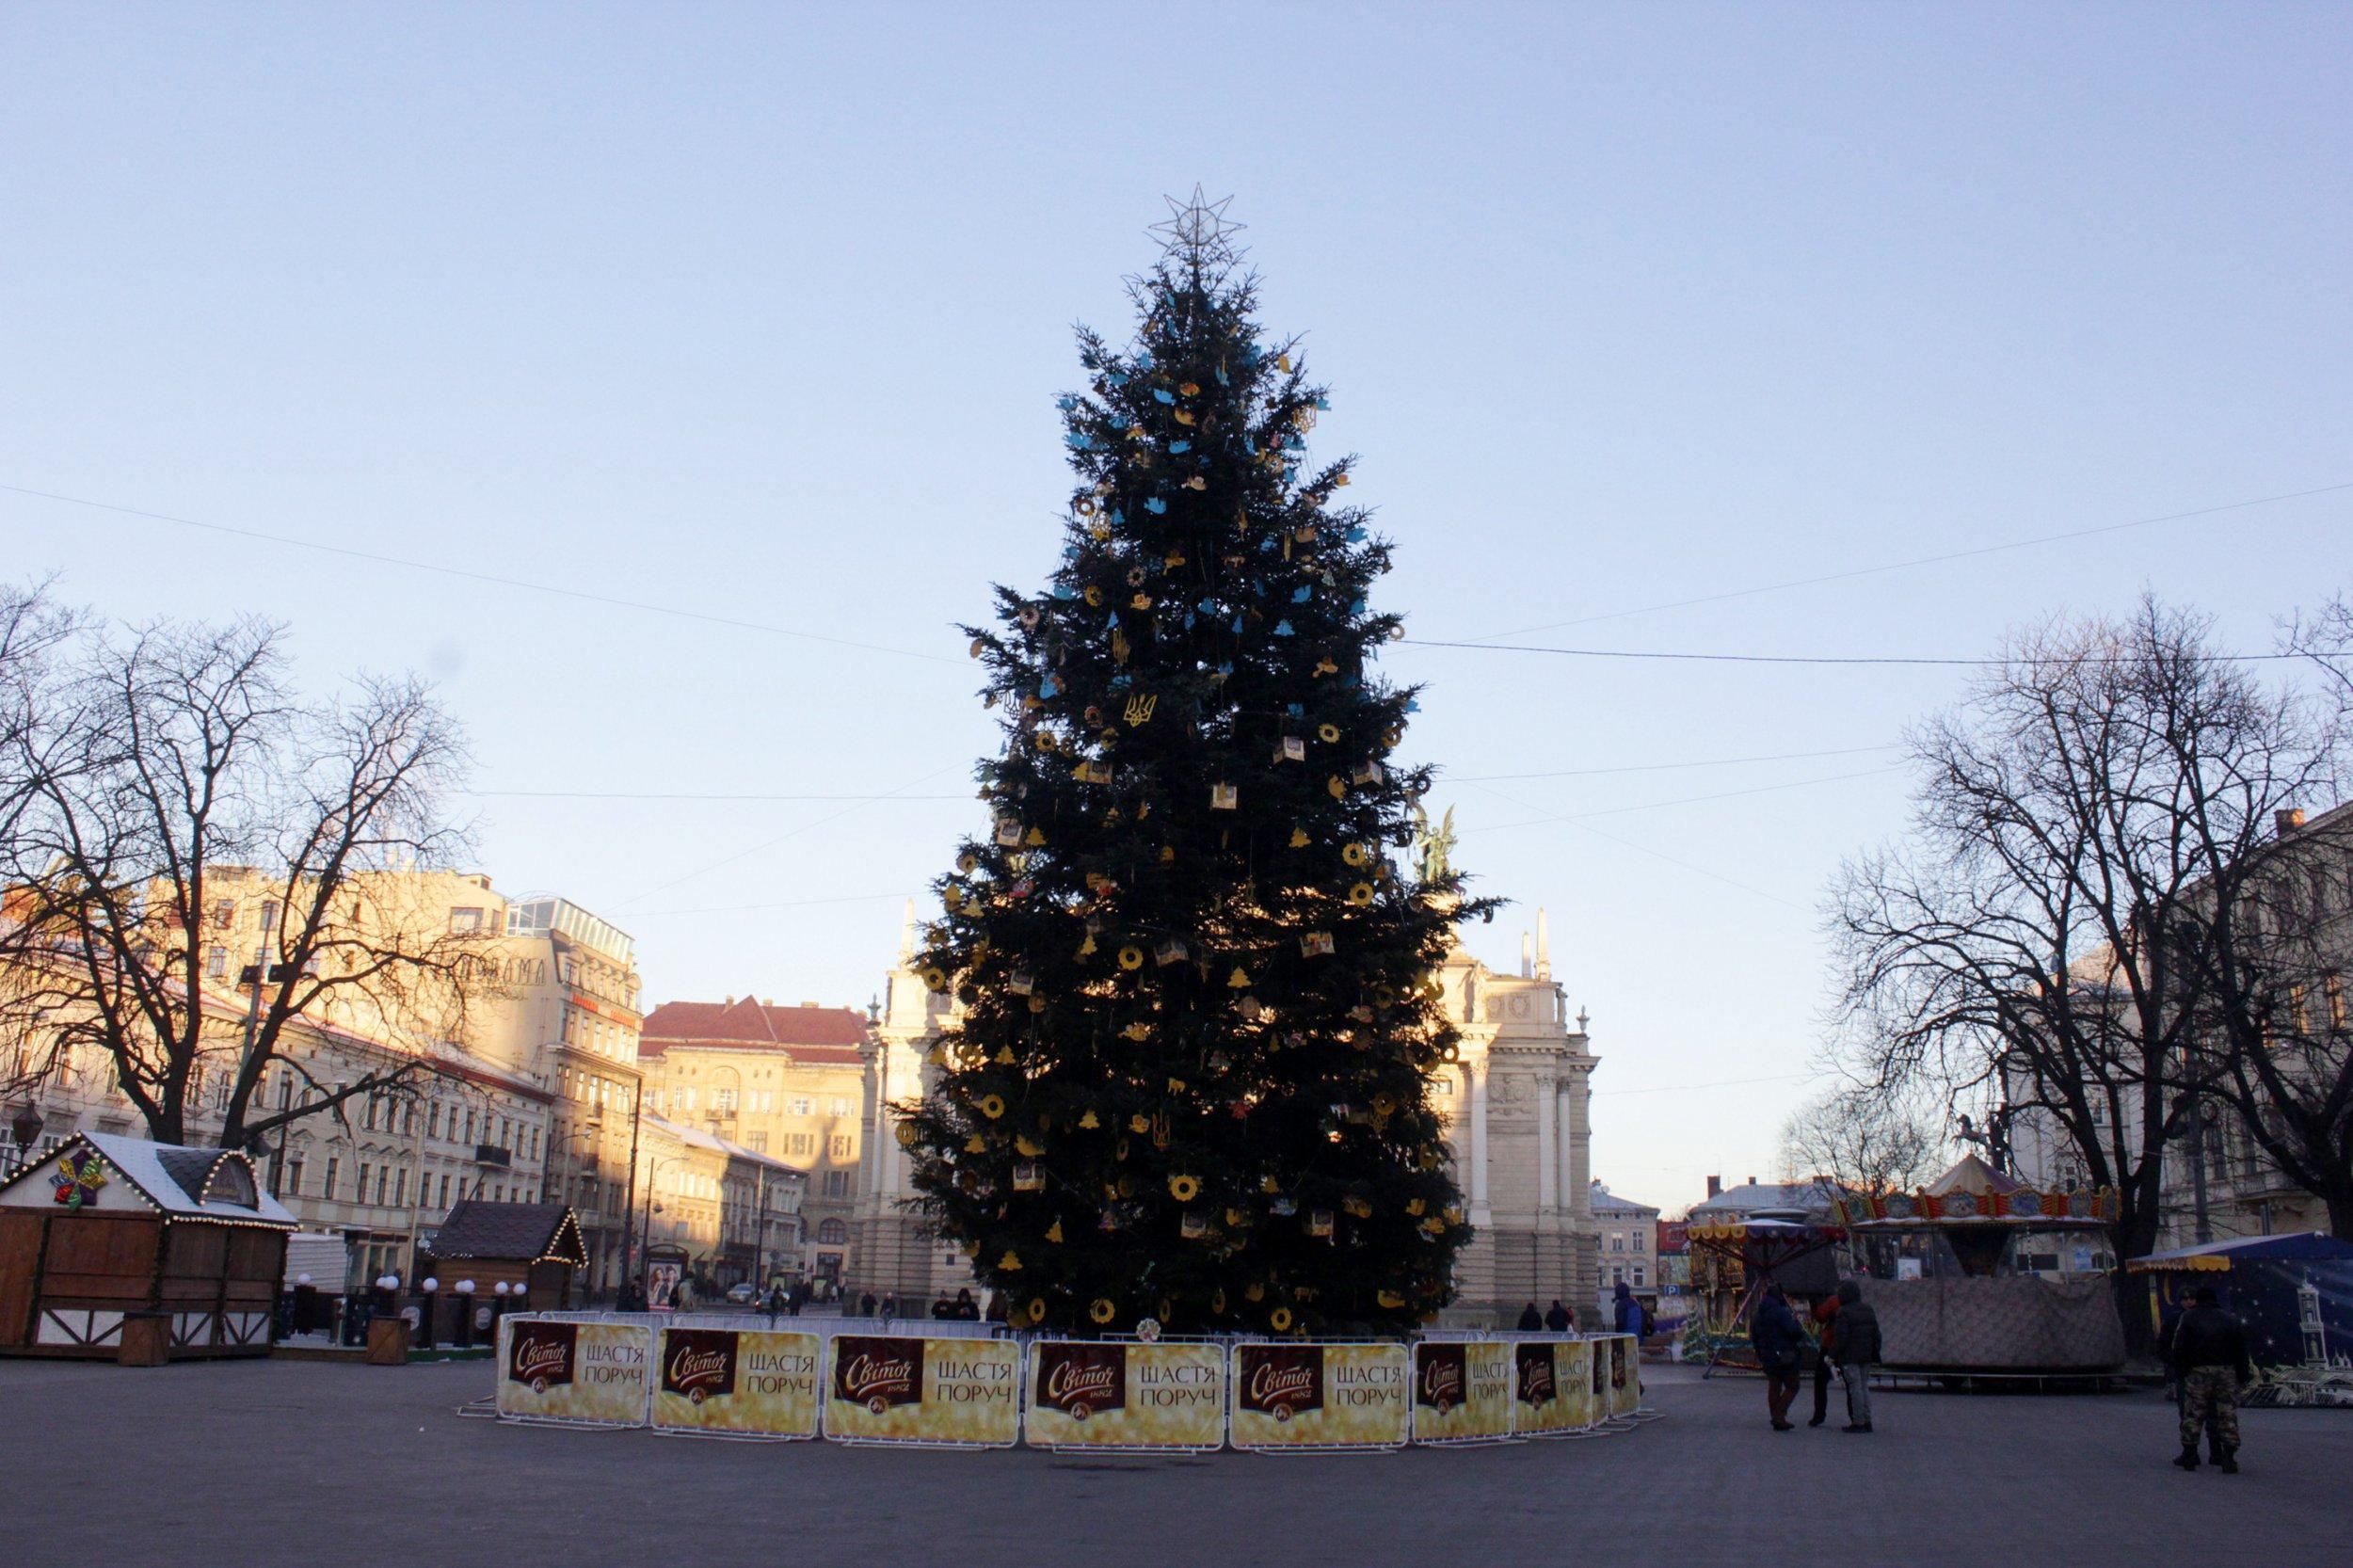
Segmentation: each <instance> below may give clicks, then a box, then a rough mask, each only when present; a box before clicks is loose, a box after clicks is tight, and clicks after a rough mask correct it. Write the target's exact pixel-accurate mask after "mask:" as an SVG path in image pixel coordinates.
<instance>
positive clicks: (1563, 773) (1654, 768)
mask: <svg viewBox="0 0 2353 1568" xmlns="http://www.w3.org/2000/svg"><path fill="white" fill-rule="evenodd" d="M1898 749H1900V748H1898V747H1897V746H1895V745H1892V744H1891V745H1876V746H1841V747H1839V748H1838V749H1837V750H1835V751H1776V752H1771V753H1769V754H1767V755H1765V756H1760V757H1706V758H1702V759H1700V760H1696V761H1690V762H1629V763H1626V764H1625V765H1624V766H1622V767H1615V768H1561V769H1558V770H1556V771H1553V772H1550V773H1481V774H1471V775H1468V776H1465V775H1459V774H1449V775H1447V776H1445V778H1444V779H1443V782H1445V783H1448V784H1508V783H1511V782H1512V781H1513V780H1514V779H1522V778H1599V777H1601V776H1604V775H1607V774H1619V773H1671V772H1674V771H1676V770H1678V769H1683V768H1728V767H1733V766H1735V765H1737V764H1739V763H1744V762H1794V761H1798V760H1802V759H1807V758H1814V757H1861V756H1863V755H1865V753H1867V752H1875V751H1895V750H1898Z"/></svg>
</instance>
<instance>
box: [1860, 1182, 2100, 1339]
mask: <svg viewBox="0 0 2353 1568" xmlns="http://www.w3.org/2000/svg"><path fill="white" fill-rule="evenodd" d="M1836 1207H1837V1211H1838V1217H1839V1219H1840V1221H1841V1222H1842V1223H1843V1224H1845V1226H1846V1228H1847V1232H1848V1235H1849V1238H1850V1240H1851V1244H1852V1251H1853V1254H1854V1257H1855V1262H1856V1266H1857V1269H1858V1272H1859V1274H1860V1278H1859V1283H1860V1285H1861V1286H1862V1289H1863V1299H1864V1300H1865V1301H1867V1302H1869V1303H1870V1304H1871V1305H1872V1306H1873V1307H1874V1308H1875V1309H1876V1310H1877V1311H1878V1314H1879V1320H1880V1333H1881V1340H1882V1341H1883V1343H1884V1346H1885V1350H1884V1353H1883V1359H1882V1362H1881V1366H1882V1367H1883V1368H1884V1369H1885V1370H1886V1372H1887V1373H1888V1374H1889V1375H1891V1376H1893V1377H1896V1378H1898V1379H1900V1378H1902V1377H1904V1376H1907V1375H1917V1376H1926V1377H1932V1378H1935V1379H1937V1380H1939V1381H1942V1382H1946V1383H1953V1382H1961V1383H1966V1382H1969V1381H1972V1380H1975V1379H1981V1378H1982V1379H2016V1378H2025V1379H2032V1380H2041V1379H2050V1378H2062V1379H2065V1378H2093V1379H2097V1378H2100V1377H2103V1376H2105V1375H2106V1374H2110V1373H2114V1372H2116V1371H2117V1370H2119V1369H2120V1368H2121V1367H2122V1366H2123V1364H2124V1325H2123V1321H2122V1320H2121V1318H2119V1317H2118V1315H2117V1309H2116V1293H2115V1289H2114V1286H2113V1283H2112V1281H2111V1278H2110V1271H2111V1270H2112V1269H2113V1268H2114V1266H2115V1258H2114V1256H2113V1246H2112V1243H2111V1240H2110V1236H2109V1231H2110V1227H2111V1226H2112V1225H2113V1224H2115V1222H2116V1213H2117V1198H2116V1194H2115V1193H2114V1192H2107V1191H2101V1192H2092V1191H2089V1190H2083V1189H2077V1190H2072V1191H2062V1192H2050V1191H2039V1190H2037V1189H2035V1188H2031V1187H2028V1186H2026V1185H2025V1184H2024V1183H2023V1182H2020V1181H2018V1180H2016V1179H2015V1178H2013V1177H2010V1176H2005V1175H2003V1174H2002V1173H2001V1172H1999V1171H1996V1170H1994V1169H1993V1167H1992V1166H1990V1165H1988V1164H1986V1163H1985V1161H1983V1160H1979V1159H1978V1158H1977V1156H1975V1155H1970V1156H1968V1157H1966V1158H1964V1159H1963V1160H1961V1162H1960V1163H1959V1164H1957V1165H1955V1166H1954V1167H1953V1168H1952V1169H1951V1170H1949V1171H1946V1172H1945V1174H1944V1175H1943V1176H1939V1177H1937V1178H1936V1180H1934V1181H1932V1182H1930V1183H1929V1185H1928V1186H1927V1187H1926V1188H1924V1189H1922V1190H1921V1191H1919V1192H1891V1193H1887V1194H1884V1195H1874V1196H1861V1195H1842V1196H1841V1197H1840V1198H1839V1199H1838V1200H1837V1203H1836Z"/></svg>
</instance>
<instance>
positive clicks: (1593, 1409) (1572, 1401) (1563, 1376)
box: [1552, 1339, 1601, 1432]
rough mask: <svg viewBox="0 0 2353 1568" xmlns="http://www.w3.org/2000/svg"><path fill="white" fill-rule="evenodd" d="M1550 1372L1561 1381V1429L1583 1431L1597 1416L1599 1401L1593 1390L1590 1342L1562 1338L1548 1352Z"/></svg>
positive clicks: (1596, 1423) (1595, 1420)
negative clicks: (1550, 1363) (1550, 1359)
mask: <svg viewBox="0 0 2353 1568" xmlns="http://www.w3.org/2000/svg"><path fill="white" fill-rule="evenodd" d="M1552 1369H1553V1376H1555V1377H1556V1378H1558V1379H1560V1381H1561V1422H1562V1426H1561V1431H1563V1432H1583V1431H1585V1430H1586V1429H1587V1428H1588V1427H1592V1426H1595V1425H1598V1424H1599V1422H1600V1420H1601V1401H1600V1400H1599V1399H1598V1398H1597V1397H1596V1396H1595V1395H1594V1393H1593V1341H1592V1340H1590V1339H1563V1340H1562V1341H1561V1344H1560V1347H1559V1348H1558V1349H1557V1350H1555V1351H1554V1352H1552Z"/></svg>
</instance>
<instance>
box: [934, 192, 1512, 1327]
mask: <svg viewBox="0 0 2353 1568" xmlns="http://www.w3.org/2000/svg"><path fill="white" fill-rule="evenodd" d="M1224 205H1225V204H1224V203H1223V202H1220V203H1217V204H1215V205H1214V206H1212V205H1207V204H1205V203H1203V202H1202V201H1201V200H1200V193H1199V191H1198V190H1196V191H1195V193H1194V197H1193V202H1192V204H1191V205H1190V206H1184V207H1178V206H1177V203H1175V202H1173V201H1172V202H1171V206H1172V208H1173V209H1175V210H1176V212H1177V216H1175V218H1173V219H1172V220H1171V221H1170V222H1168V223H1166V224H1162V225H1160V226H1159V227H1160V228H1161V229H1162V230H1164V231H1166V232H1168V235H1169V238H1168V241H1167V243H1166V245H1165V247H1164V249H1163V252H1162V255H1161V257H1160V261H1159V263H1158V264H1156V265H1155V266H1154V268H1153V270H1152V271H1151V272H1150V273H1148V274H1147V275H1145V276H1144V277H1142V278H1140V279H1137V280H1133V281H1132V282H1131V284H1130V294H1131V296H1132V297H1133V299H1134V301H1135V304H1136V309H1137V312H1138V314H1139V316H1140V325H1139V330H1138V335H1137V340H1136V343H1135V344H1134V346H1133V347H1132V348H1131V349H1128V350H1125V351H1122V350H1115V349H1113V348H1112V347H1111V346H1109V345H1107V344H1105V343H1104V341H1103V340H1102V339H1101V338H1100V337H1098V336H1096V334H1095V333H1093V332H1091V331H1085V330H1081V331H1080V338H1079V342H1080V363H1081V364H1082V365H1083V366H1084V367H1085V369H1086V371H1087V373H1088V386H1087V389H1086V391H1084V392H1077V393H1072V394H1069V395H1065V396H1064V397H1063V398H1062V399H1061V400H1060V404H1061V408H1062V410H1063V417H1064V430H1065V436H1064V440H1066V441H1067V443H1068V446H1069V455H1070V463H1071V466H1072V468H1073V469H1074V470H1076V472H1077V475H1078V485H1077V488H1076V489H1075V491H1074V492H1073V494H1072V496H1071V500H1070V508H1069V515H1068V519H1067V521H1066V525H1065V534H1064V547H1063V559H1062V565H1061V567H1060V568H1059V569H1057V570H1056V571H1055V573H1054V575H1053V578H1052V581H1051V582H1050V584H1048V587H1047V589H1046V590H1045V591H1044V592H1043V593H1040V594H1034V595H1032V594H1026V593H1021V592H1017V591H1016V590H1014V589H1011V588H1007V587H1003V586H1000V587H999V588H998V590H997V600H998V619H999V622H1000V625H999V626H998V627H997V628H995V629H993V630H984V629H969V630H970V631H971V636H972V653H973V655H974V657H975V658H977V659H979V660H981V661H982V662H983V663H984V665H985V666H986V668H987V671H988V677H989V680H988V685H987V688H986V700H987V702H988V703H989V704H990V705H991V706H993V707H995V708H997V709H998V710H999V711H1000V713H1001V715H1002V724H1003V728H1004V750H1003V753H1002V755H1001V756H999V757H996V758H992V759H990V760H985V761H984V762H983V763H982V764H981V766H980V768H979V770H978V771H979V776H980V778H981V781H982V786H983V789H982V792H983V795H984V798H985V799H987V800H988V801H989V802H990V805H991V808H992V811H993V813H994V822H993V824H992V826H991V829H990V831H989V832H987V833H986V834H985V835H984V836H983V837H982V838H980V839H978V840H974V841H971V842H968V843H967V844H965V845H964V846H963V851H962V853H961V854H960V855H959V856H958V857H957V859H956V864H955V870H954V872H952V874H950V875H948V876H946V877H944V878H942V879H941V881H940V883H939V885H938V888H939V894H940V899H941V903H942V905H943V913H942V915H941V916H940V918H939V919H938V920H937V921H936V923H935V924H934V925H932V926H931V927H930V928H929V931H928V932H927V937H926V942H925V947H924V951H923V952H922V953H921V955H920V957H919V959H918V964H919V966H920V967H921V968H922V970H923V976H924V980H925V983H926V984H930V985H931V986H933V987H934V988H935V989H939V990H952V992H953V994H954V996H955V998H956V1000H958V1001H959V1002H960V1003H961V1004H962V1009H961V1016H960V1017H959V1018H958V1019H957V1020H956V1021H955V1023H954V1026H953V1027H952V1028H951V1029H950V1030H948V1031H947V1032H946V1033H945V1034H944V1036H943V1038H942V1039H941V1041H940V1044H939V1046H938V1047H937V1048H936V1051H935V1053H934V1061H935V1063H936V1065H937V1066H938V1068H939V1069H940V1070H939V1072H938V1074H937V1076H936V1083H935V1087H934V1088H933V1089H932V1090H931V1091H930V1092H929V1093H928V1094H927V1095H926V1096H925V1097H924V1099H923V1101H922V1103H921V1104H920V1106H914V1107H908V1108H906V1111H907V1112H908V1113H907V1115H906V1118H905V1120H904V1123H903V1126H902V1130H901V1137H902V1138H903V1140H904V1141H905V1142H906V1144H907V1145H908V1147H909V1149H910V1151H911V1153H912V1155H913V1158H914V1165H915V1184H916V1187H917V1190H918V1191H919V1192H920V1193H921V1194H922V1197H921V1201H922V1203H923V1205H924V1207H925V1208H926V1209H927V1210H928V1212H929V1214H930V1216H931V1218H932V1219H933V1220H934V1221H935V1222H936V1224H937V1225H938V1227H939V1228H940V1230H941V1232H942V1233H943V1234H944V1235H946V1236H948V1237H950V1238H952V1239H954V1240H957V1241H959V1242H960V1243H962V1245H963V1248H964V1251H965V1253H966V1254H967V1256H970V1257H971V1258H972V1259H973V1260H974V1264H975V1268H976V1270H977V1272H978V1273H979V1275H980V1277H981V1278H982V1279H983V1280H984V1282H986V1283H987V1284H989V1285H992V1286H994V1287H996V1288H999V1289H1001V1290H1004V1291H1006V1292H1008V1293H1009V1296H1010V1298H1011V1301H1012V1303H1013V1307H1012V1317H1013V1321H1014V1322H1015V1323H1016V1326H1024V1325H1026V1326H1032V1327H1048V1328H1053V1329H1060V1330H1071V1331H1078V1332H1088V1331H1091V1330H1092V1331H1099V1330H1101V1329H1104V1328H1107V1327H1113V1326H1117V1327H1122V1328H1124V1327H1127V1326H1129V1325H1131V1324H1133V1323H1134V1322H1136V1321H1137V1320H1142V1319H1144V1318H1156V1319H1158V1320H1161V1321H1162V1322H1163V1323H1164V1324H1165V1325H1166V1326H1167V1327H1168V1328H1170V1329H1172V1330H1176V1331H1180V1332H1196V1333H1197V1332H1213V1331H1218V1330H1226V1331H1256V1332H1260V1333H1276V1334H1281V1333H1314V1332H1323V1333H1329V1332H1337V1331H1341V1330H1348V1331H1355V1332H1366V1331H1370V1332H1384V1333H1389V1332H1399V1331H1402V1330H1404V1329H1407V1328H1409V1327H1410V1326H1412V1325H1413V1324H1414V1323H1416V1322H1417V1321H1419V1320H1424V1319H1426V1318H1427V1317H1428V1316H1429V1315H1431V1314H1433V1313H1434V1312H1435V1311H1436V1310H1437V1309H1438V1308H1439V1307H1441V1306H1443V1305H1445V1304H1446V1303H1447V1302H1448V1301H1449V1299H1450V1298H1451V1293H1452V1287H1451V1274H1452V1265H1453V1260H1454V1256H1455V1255H1456V1253H1457V1252H1459V1251H1460V1250H1461V1248H1462V1246H1463V1244H1464V1243H1465V1241H1466V1240H1468V1239H1469V1235H1470V1232H1469V1230H1468V1229H1467V1227H1466V1225H1465V1220H1464V1214H1463V1209H1462V1204H1461V1197H1460V1193H1459V1192H1458V1190H1457V1188H1456V1186H1455V1183H1454V1180H1453V1176H1452V1175H1451V1171H1450V1158H1449V1151H1448V1148H1447V1144H1446V1142H1445V1139H1444V1136H1443V1132H1442V1128H1441V1123H1440V1120H1439V1117H1438V1116H1437V1114H1436V1112H1435V1111H1434V1109H1433V1105H1432V1101H1431V1075H1432V1073H1433V1069H1435V1068H1437V1067H1438V1066H1439V1065H1440V1064H1442V1063H1444V1062H1447V1061H1449V1060H1451V1059H1452V1057H1453V1055H1454V1050H1455V1040H1454V1032H1453V1031H1452V1029H1451V1027H1450V1025H1449V1023H1448V1021H1447V1019H1446V1017H1445V1015H1444V1012H1443V1010H1442V1009H1441V1008H1440V1006H1439V1005H1438V1000H1439V992H1438V986H1437V984H1436V981H1435V980H1434V978H1433V976H1434V974H1435V971H1436V969H1437V968H1438V966H1439V965H1440V963H1441V962H1443V960H1444V958H1445V956H1446V952H1447V951H1448V948H1449V941H1450V935H1449V933H1450V927H1451V923H1452V921H1453V920H1456V919H1458V918H1461V917H1463V916H1465V915H1471V914H1484V913H1486V912H1487V910H1488V907H1489V906H1488V904H1485V903H1484V902H1481V901H1465V899H1464V898H1463V897H1462V894H1461V888H1460V879H1459V877H1458V876H1457V875H1456V874H1455V873H1454V872H1452V871H1451V870H1450V869H1449V868H1447V867H1446V866H1444V864H1443V863H1442V857H1433V861H1432V862H1431V863H1428V864H1425V865H1424V866H1421V867H1418V868H1416V867H1407V866H1401V865H1400V864H1399V863H1398V862H1397V861H1395V860H1394V859H1393V858H1392V853H1391V852H1392V851H1393V850H1398V849H1402V848H1403V847H1404V846H1406V845H1407V844H1408V843H1409V841H1410V840H1411V838H1412V834H1413V822H1414V818H1415V815H1416V807H1417V801H1418V799H1419V797H1420V796H1421V795H1422V794H1423V793H1424V792H1425V791H1426V790H1427V788H1428V785H1429V772H1428V770H1427V769H1426V768H1406V767H1400V766H1396V765H1394V764H1393V763H1392V762H1391V760H1390V759H1391V755H1392V753H1393V752H1394V751H1395V749H1396V747H1397V746H1398V744H1399V742H1400V741H1401V738H1402V735H1403V732H1404V726H1405V721H1406V715H1407V714H1408V713H1409V712H1412V711H1413V709H1414V707H1415V701H1414V696H1415V693H1414V689H1413V688H1410V687H1398V686H1394V685H1391V684H1390V683H1388V682H1387V681H1385V680H1382V679H1380V678H1379V677H1378V676H1377V675H1376V674H1375V673H1374V670H1373V667H1372V666H1373V664H1374V660H1375V658H1376V655H1377V652H1378V650H1379V648H1380V646H1381V645H1382V644H1383V643H1384V642H1385V641H1387V640H1388V639H1390V638H1392V637H1396V636H1399V635H1401V634H1402V628H1401V622H1400V621H1399V619H1398V617H1397V616H1394V615H1391V614H1384V613H1379V612H1376V611H1374V610H1373V609H1372V608H1371V607H1370V604H1369V589H1370V586H1371V584H1372V582H1373V580H1374V579H1375V578H1376V577H1378V576H1380V575H1381V574H1382V573H1383V572H1384V571H1385V570H1386V569H1387V568H1388V563H1389V545H1388V544H1387V542H1386V541H1385V540H1383V539H1381V538H1379V537H1377V536H1374V535H1373V534H1372V533H1371V532H1370V531H1369V525H1368V524H1369V520H1368V517H1367V515H1366V514H1365V513H1364V512H1363V511H1362V510H1361V509H1360V508H1353V507H1348V506H1342V505H1338V504H1336V503H1335V500H1334V498H1335V496H1336V495H1337V492H1338V491H1339V490H1340V489H1341V488H1343V487H1345V486H1346V485H1347V484H1348V482H1349V462H1348V461H1347V460H1345V459H1343V460H1340V461H1337V462H1333V463H1329V464H1326V465H1323V466H1321V467H1311V466H1310V465H1309V464H1308V460H1307V457H1306V456H1305V453H1306V438H1307V432H1308V431H1310V430H1311V429H1313V428H1314V426H1315V424H1316V418H1317V415H1318V414H1319V412H1321V410H1323V409H1325V408H1329V407H1330V405H1329V403H1328V402H1327V400H1326V397H1325V394H1324V390H1323V389H1322V388H1321V387H1319V386H1316V385H1314V384H1312V383H1310V381H1309V380H1308V379H1307V376H1306V371H1305V364H1304V362H1303V361H1302V360H1301V358H1300V355H1299V352H1298V348H1297V344H1296V343H1295V342H1294V343H1270V342H1268V341H1266V340H1264V339H1262V338H1261V336H1260V333H1259V329H1258V328H1257V326H1256V324H1255V323H1254V322H1253V320H1252V319H1251V318H1252V312H1253V309H1254V306H1255V303H1256V282H1255V280H1254V279H1253V278H1252V277H1251V276H1249V275H1248V274H1246V273H1245V272H1243V271H1242V270H1241V266H1240V264H1239V263H1238V260H1237V256H1236V252H1235V249H1234V247H1233V245H1232V243H1231V240H1230V237H1229V236H1230V234H1231V232H1232V231H1233V228H1234V227H1236V226H1233V225H1229V224H1227V223H1225V221H1224V219H1223V216H1222V209H1223V207H1224ZM1422 872H1427V873H1428V874H1427V875H1424V874H1421V873H1422Z"/></svg>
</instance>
